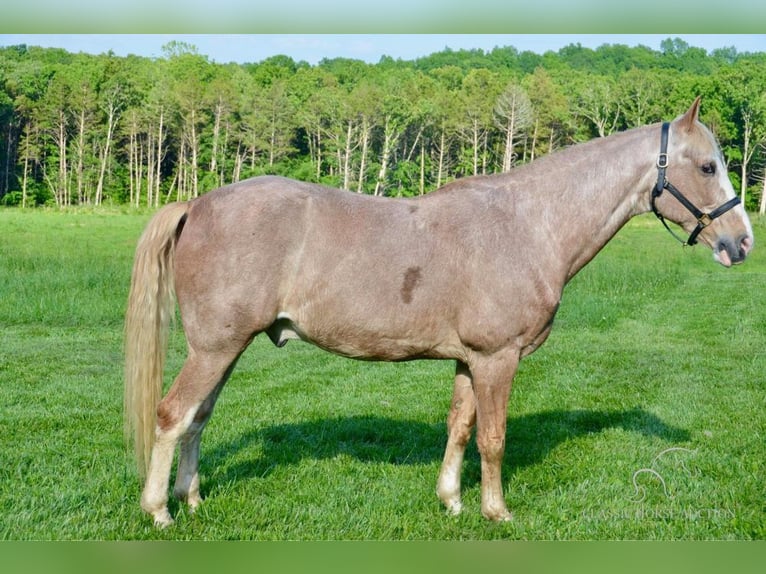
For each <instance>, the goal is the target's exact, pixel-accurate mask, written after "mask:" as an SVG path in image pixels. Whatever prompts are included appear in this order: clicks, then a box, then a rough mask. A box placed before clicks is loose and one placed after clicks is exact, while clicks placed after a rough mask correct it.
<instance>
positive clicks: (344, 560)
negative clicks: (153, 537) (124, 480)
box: [0, 542, 766, 574]
mask: <svg viewBox="0 0 766 574" xmlns="http://www.w3.org/2000/svg"><path fill="white" fill-rule="evenodd" d="M765 548H766V546H765V545H764V544H763V543H760V542H678V543H672V542H565V543H553V542H509V543H505V542H308V543H300V542H255V543H246V542H245V543H243V542H210V543H204V542H179V543H167V542H103V543H97V542H89V543H83V542H79V543H78V542H75V543H38V542H28V543H0V554H2V560H3V566H2V568H3V572H5V573H9V574H17V573H20V574H36V573H38V572H46V573H47V572H55V573H61V574H90V573H91V572H93V573H96V572H98V573H101V572H108V573H109V574H134V573H141V574H150V573H154V572H162V573H168V572H172V573H184V574H206V573H214V574H216V573H219V572H226V574H238V573H240V572H242V573H248V574H250V573H254V572H262V573H268V574H271V573H275V574H282V573H288V572H289V573H292V572H306V573H311V574H314V573H316V574H325V573H326V574H346V573H348V574H379V573H384V572H395V573H396V574H409V573H413V574H414V573H417V574H427V573H431V572H433V573H438V574H447V573H453V572H454V573H461V574H473V573H490V572H491V573H493V574H494V573H503V572H509V573H510V572H514V573H516V572H518V573H524V574H526V573H527V572H532V571H534V572H550V573H554V572H556V573H558V572H566V573H567V574H569V573H573V574H578V573H580V572H583V573H588V574H602V573H603V574H607V573H608V574H639V573H651V574H661V573H672V574H683V573H686V572H690V573H691V572H694V573H695V574H704V573H707V572H715V573H718V572H732V571H733V572H737V573H738V574H749V573H751V572H753V573H755V572H760V571H762V567H763V557H764V552H763V551H764V549H765Z"/></svg>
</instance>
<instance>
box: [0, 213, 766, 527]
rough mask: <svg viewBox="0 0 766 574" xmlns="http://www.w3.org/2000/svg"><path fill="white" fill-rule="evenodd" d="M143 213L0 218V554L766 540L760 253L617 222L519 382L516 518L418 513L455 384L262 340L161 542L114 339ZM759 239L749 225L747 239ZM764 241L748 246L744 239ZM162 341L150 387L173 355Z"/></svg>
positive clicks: (474, 489) (472, 499) (428, 501)
mask: <svg viewBox="0 0 766 574" xmlns="http://www.w3.org/2000/svg"><path fill="white" fill-rule="evenodd" d="M147 220H148V215H146V214H143V215H142V214H124V213H82V212H74V213H57V212H46V211H27V212H22V211H15V210H0V238H1V241H0V392H1V393H2V399H0V538H1V539H12V540H27V539H41V540H71V539H78V540H79V539H98V540H103V539H162V540H165V539H205V540H220V539H270V540H271V539H292V540H296V539H297V540H305V539H311V540H325V539H387V540H390V539H446V540H455V539H461V540H462V539H480V540H484V539H763V538H764V537H766V509H765V506H764V505H765V500H766V487H764V484H766V465H765V461H766V441H764V433H765V430H766V413H765V412H764V407H766V384H765V383H764V354H763V349H764V347H765V346H766V304H765V303H764V294H765V293H764V284H765V283H764V279H765V278H766V246H763V245H757V247H756V250H755V251H754V253H753V254H752V256H751V258H750V259H749V260H748V261H747V262H746V263H745V265H743V266H740V267H737V268H735V269H730V270H726V269H723V268H722V267H720V266H718V265H717V264H715V263H714V262H713V261H712V258H711V256H710V252H709V251H708V250H707V249H706V248H704V247H697V248H694V249H691V248H687V249H681V248H680V247H679V246H678V245H677V244H676V243H675V242H674V241H673V239H672V238H671V237H670V236H669V235H667V233H666V232H665V231H664V230H663V229H662V227H661V226H660V224H659V223H658V222H657V221H655V220H654V219H652V218H651V217H642V218H639V219H637V220H634V221H633V222H631V223H630V224H629V225H628V226H627V227H626V228H625V229H623V230H622V231H621V232H620V233H619V234H618V236H617V237H616V238H615V239H614V240H613V241H612V242H611V243H610V244H609V245H608V246H607V248H606V249H605V250H604V251H603V252H602V253H601V254H600V255H599V256H598V257H597V258H596V259H595V260H594V261H593V262H592V263H591V264H590V265H589V266H588V267H586V269H584V270H583V271H582V272H581V274H580V275H578V276H577V277H576V278H575V279H574V280H573V282H572V283H570V285H569V286H568V287H567V288H566V290H565V292H564V298H563V301H562V305H561V309H560V312H559V314H558V316H557V319H556V324H555V326H554V330H553V334H552V335H551V337H550V339H549V340H548V342H547V343H546V344H545V345H544V346H543V347H542V348H541V349H540V350H539V351H538V352H537V353H535V354H534V355H532V356H531V357H529V358H527V359H525V360H524V361H523V362H522V365H521V368H520V370H519V373H518V375H517V377H516V381H515V383H514V387H513V393H512V397H511V402H510V405H509V408H508V431H507V443H508V446H507V450H506V458H505V461H504V465H503V472H504V478H503V481H504V487H505V494H506V500H507V502H508V504H509V507H510V508H511V509H512V510H513V511H514V517H515V518H514V520H513V521H512V522H510V523H506V524H495V523H490V522H487V521H486V520H484V519H483V518H482V517H481V516H480V512H479V481H480V470H479V469H480V467H479V457H478V453H477V450H476V447H475V444H474V443H472V444H471V445H470V447H469V449H468V452H467V456H466V462H465V466H464V472H463V497H464V511H463V514H462V515H460V516H458V517H452V516H448V515H447V514H446V513H445V511H444V509H443V508H442V506H441V504H440V503H439V501H438V499H437V498H436V496H435V493H434V491H435V483H436V478H437V475H438V471H439V465H440V462H441V457H442V454H443V447H444V444H445V440H446V425H445V418H446V414H447V411H448V408H449V402H450V394H451V386H452V375H453V372H454V365H453V364H451V363H450V362H435V361H421V362H413V363H405V364H383V363H362V362H355V361H350V360H347V359H342V358H339V357H335V356H332V355H329V354H327V353H324V352H322V351H319V350H317V349H315V348H313V347H310V346H308V345H305V344H303V343H300V342H291V343H289V344H288V345H287V346H286V347H285V348H283V349H276V348H274V347H273V346H272V345H271V344H270V342H269V341H268V339H265V338H263V337H259V338H257V339H256V341H255V342H254V344H253V345H252V346H251V348H250V349H248V351H247V352H246V353H245V355H244V356H243V357H242V359H241V360H240V362H239V365H238V368H237V369H236V371H235V372H234V374H233V376H232V378H231V380H230V382H229V384H228V385H227V388H226V389H225V390H224V392H223V393H222V396H221V399H220V400H219V403H218V406H217V409H216V412H215V414H214V416H213V419H212V420H211V422H210V424H209V425H208V428H207V430H206V431H205V435H204V437H203V446H202V465H201V475H202V491H203V495H204V496H205V498H206V500H205V502H204V503H203V505H202V506H201V507H200V509H199V511H198V512H197V513H196V514H195V515H190V514H189V513H188V512H187V511H186V510H185V508H183V507H182V506H179V505H178V504H176V503H171V511H172V512H173V513H174V514H176V515H177V522H176V525H175V526H173V527H171V528H169V529H166V530H163V531H159V530H156V529H155V528H153V526H152V524H151V521H150V519H149V518H148V517H147V516H145V515H144V514H143V513H142V512H141V511H140V509H139V506H138V498H139V495H140V485H139V481H138V478H137V474H136V471H135V469H134V465H133V463H132V461H131V459H130V457H129V456H128V454H127V452H126V449H125V446H124V444H123V439H122V412H121V410H122V368H123V365H122V320H123V313H124V309H125V299H126V295H127V290H128V282H129V277H130V266H131V261H132V256H133V249H134V247H135V242H136V240H137V238H138V235H139V234H140V232H141V230H142V228H143V226H144V225H145V223H146V222H147ZM754 223H755V228H756V243H757V244H758V238H759V237H760V235H761V234H763V231H764V229H765V228H766V225H765V224H764V222H763V221H756V222H754ZM763 235H764V236H766V234H763ZM184 350H185V347H184V341H183V334H182V333H181V332H180V330H176V331H175V332H174V333H173V336H172V340H171V348H170V351H169V361H168V370H167V376H166V378H167V384H170V382H171V380H172V378H173V376H174V374H175V373H176V372H177V370H178V369H179V368H180V366H181V364H182V362H183V359H184Z"/></svg>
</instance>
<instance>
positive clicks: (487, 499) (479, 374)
mask: <svg viewBox="0 0 766 574" xmlns="http://www.w3.org/2000/svg"><path fill="white" fill-rule="evenodd" d="M518 364H519V353H518V352H514V351H512V350H509V351H506V352H503V353H498V354H495V355H492V356H490V357H480V358H478V359H476V360H475V361H473V362H472V363H471V365H470V369H471V375H472V377H473V389H474V393H475V394H476V444H477V446H478V447H479V454H480V455H481V512H482V514H483V515H484V516H485V517H486V518H489V519H490V520H498V521H502V520H511V519H512V518H513V517H512V515H511V513H510V511H509V510H508V508H507V507H506V505H505V499H504V497H503V484H502V476H501V468H502V463H503V454H504V450H505V429H506V422H507V408H508V397H509V396H510V392H511V382H512V380H513V377H514V375H515V374H516V368H517V367H518Z"/></svg>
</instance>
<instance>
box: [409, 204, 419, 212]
mask: <svg viewBox="0 0 766 574" xmlns="http://www.w3.org/2000/svg"><path fill="white" fill-rule="evenodd" d="M417 210H418V206H417V205H410V213H415V212H416V211H417Z"/></svg>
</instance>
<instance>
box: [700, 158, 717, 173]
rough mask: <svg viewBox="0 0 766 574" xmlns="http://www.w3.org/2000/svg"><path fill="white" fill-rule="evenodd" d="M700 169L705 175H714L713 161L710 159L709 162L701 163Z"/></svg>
mask: <svg viewBox="0 0 766 574" xmlns="http://www.w3.org/2000/svg"><path fill="white" fill-rule="evenodd" d="M700 169H701V170H702V173H704V174H705V175H715V163H713V162H712V161H711V162H710V163H706V164H703V165H702V167H701V168H700Z"/></svg>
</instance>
